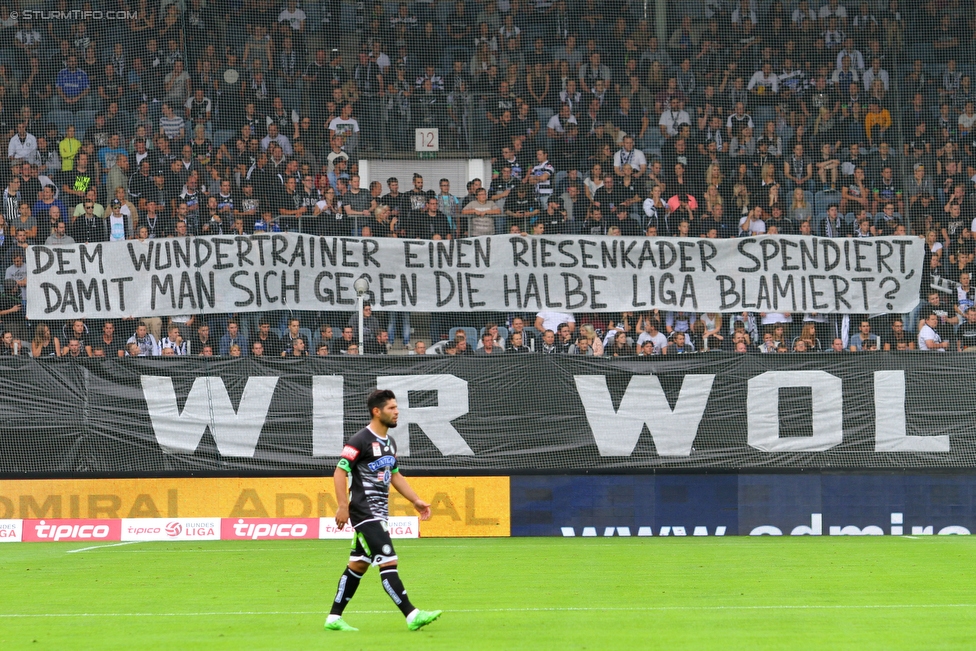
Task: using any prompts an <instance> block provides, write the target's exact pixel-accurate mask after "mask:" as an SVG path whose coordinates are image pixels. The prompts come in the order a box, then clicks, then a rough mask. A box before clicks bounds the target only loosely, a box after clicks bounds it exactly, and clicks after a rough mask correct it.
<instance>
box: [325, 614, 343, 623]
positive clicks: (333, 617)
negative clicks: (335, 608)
mask: <svg viewBox="0 0 976 651" xmlns="http://www.w3.org/2000/svg"><path fill="white" fill-rule="evenodd" d="M339 619H342V615H329V616H328V617H326V618H325V623H326V624H331V623H332V622H334V621H336V620H339Z"/></svg>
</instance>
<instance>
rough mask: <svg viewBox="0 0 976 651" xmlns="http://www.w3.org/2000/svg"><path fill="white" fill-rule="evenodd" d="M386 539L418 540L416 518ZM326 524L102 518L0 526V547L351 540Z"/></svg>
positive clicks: (403, 521) (396, 525) (402, 520)
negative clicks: (11, 544)
mask: <svg viewBox="0 0 976 651" xmlns="http://www.w3.org/2000/svg"><path fill="white" fill-rule="evenodd" d="M389 531H390V537H391V538H419V537H420V527H419V520H418V518H417V517H416V516H392V517H391V518H390V522H389ZM352 533H353V532H352V527H350V526H349V525H348V524H347V525H346V526H345V528H344V529H337V528H336V526H335V520H333V519H332V518H247V519H245V518H139V519H132V518H121V519H120V518H105V519H87V518H84V519H82V518H79V519H52V520H3V521H0V542H96V543H98V542H118V541H122V542H149V541H156V542H167V541H169V542H187V541H189V542H199V541H205V540H252V541H253V540H308V539H314V540H325V539H346V540H348V539H351V538H352Z"/></svg>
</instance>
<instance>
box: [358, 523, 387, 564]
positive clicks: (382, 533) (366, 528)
mask: <svg viewBox="0 0 976 651" xmlns="http://www.w3.org/2000/svg"><path fill="white" fill-rule="evenodd" d="M353 528H354V529H355V530H356V534H355V535H354V536H353V539H352V551H351V552H349V560H351V561H363V562H366V563H371V564H373V565H381V564H382V563H389V562H390V561H395V560H397V555H396V551H395V550H394V549H393V541H392V540H391V539H390V532H389V527H388V526H387V524H386V522H384V521H381V520H371V521H369V522H363V523H361V524H357V525H353Z"/></svg>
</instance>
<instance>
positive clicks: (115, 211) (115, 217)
mask: <svg viewBox="0 0 976 651" xmlns="http://www.w3.org/2000/svg"><path fill="white" fill-rule="evenodd" d="M105 219H106V221H107V227H108V239H109V241H110V242H121V241H122V240H125V239H129V238H131V237H132V220H131V218H129V219H127V218H126V216H125V215H123V214H122V202H121V201H120V200H118V199H112V201H111V202H109V214H108V216H107V217H106V218H105Z"/></svg>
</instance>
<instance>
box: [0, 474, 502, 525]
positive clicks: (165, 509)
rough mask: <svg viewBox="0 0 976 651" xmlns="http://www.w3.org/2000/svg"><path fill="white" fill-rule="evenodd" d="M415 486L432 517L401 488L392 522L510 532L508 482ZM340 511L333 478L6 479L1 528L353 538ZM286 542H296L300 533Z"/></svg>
mask: <svg viewBox="0 0 976 651" xmlns="http://www.w3.org/2000/svg"><path fill="white" fill-rule="evenodd" d="M410 484H411V486H413V487H414V488H415V489H416V490H417V491H418V492H419V494H420V495H423V496H424V498H425V499H426V500H427V501H428V502H430V504H431V519H430V520H428V521H426V522H423V523H420V524H419V526H418V524H417V523H416V521H415V516H416V511H415V510H414V508H413V505H411V504H410V503H409V502H407V501H406V499H404V498H403V497H402V496H400V495H399V494H398V493H396V492H395V491H393V493H392V494H391V496H390V514H391V516H392V517H393V518H394V520H393V522H401V521H402V522H406V520H402V519H403V518H407V519H408V520H409V519H410V518H411V517H414V524H413V525H412V527H413V533H414V534H415V535H420V536H423V537H425V538H436V537H474V536H481V537H487V536H508V535H509V523H510V519H509V501H510V500H509V478H508V477H411V478H410ZM335 510H336V499H335V489H334V487H333V484H332V477H331V476H329V477H274V478H267V477H263V478H262V477H253V478H234V477H215V478H169V479H65V480H11V481H0V523H4V522H6V521H7V519H21V520H24V521H26V522H33V521H42V520H43V521H46V522H48V523H51V522H58V523H61V522H75V523H82V522H83V523H86V524H91V525H95V524H100V523H110V522H118V523H121V525H120V526H122V527H123V533H122V534H120V535H122V536H123V538H122V540H127V539H128V538H125V537H124V536H125V535H126V534H125V533H124V531H125V527H126V526H128V525H129V524H132V525H133V526H137V523H145V522H150V521H151V522H154V523H156V525H155V526H161V525H160V524H159V523H170V522H174V523H179V525H180V526H181V527H183V528H184V529H185V528H186V527H190V526H191V525H192V523H193V522H200V521H207V522H215V521H216V522H218V525H217V527H218V529H220V532H222V533H220V537H221V539H223V540H227V539H233V538H235V537H238V536H244V537H250V536H251V535H252V534H253V533H254V532H253V531H252V532H250V533H240V534H239V533H237V530H238V529H239V527H238V525H240V524H241V523H246V524H247V525H248V526H250V525H259V526H263V525H283V524H303V525H305V526H307V527H308V532H307V534H308V535H307V536H300V537H310V538H337V537H338V538H342V537H345V538H348V537H350V536H351V535H352V530H351V529H350V528H348V526H347V527H346V529H345V530H344V531H336V530H335V521H334V520H333V516H334V515H335ZM109 526H115V525H109ZM138 526H139V527H144V526H150V525H138ZM196 528H198V529H200V528H204V527H202V526H200V527H196ZM0 531H2V527H0ZM113 531H114V529H113ZM113 535H114V534H113ZM261 537H262V538H267V537H268V536H267V535H266V534H261ZM272 537H273V536H272ZM281 537H282V538H284V539H290V538H292V537H295V536H294V529H292V530H291V531H290V532H289V533H288V534H287V535H285V534H282V535H281ZM0 538H3V534H2V533H0ZM135 539H139V540H142V539H145V538H135ZM163 539H164V540H177V539H189V538H186V536H185V535H184V537H183V538H180V537H176V538H172V537H167V538H163Z"/></svg>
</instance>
